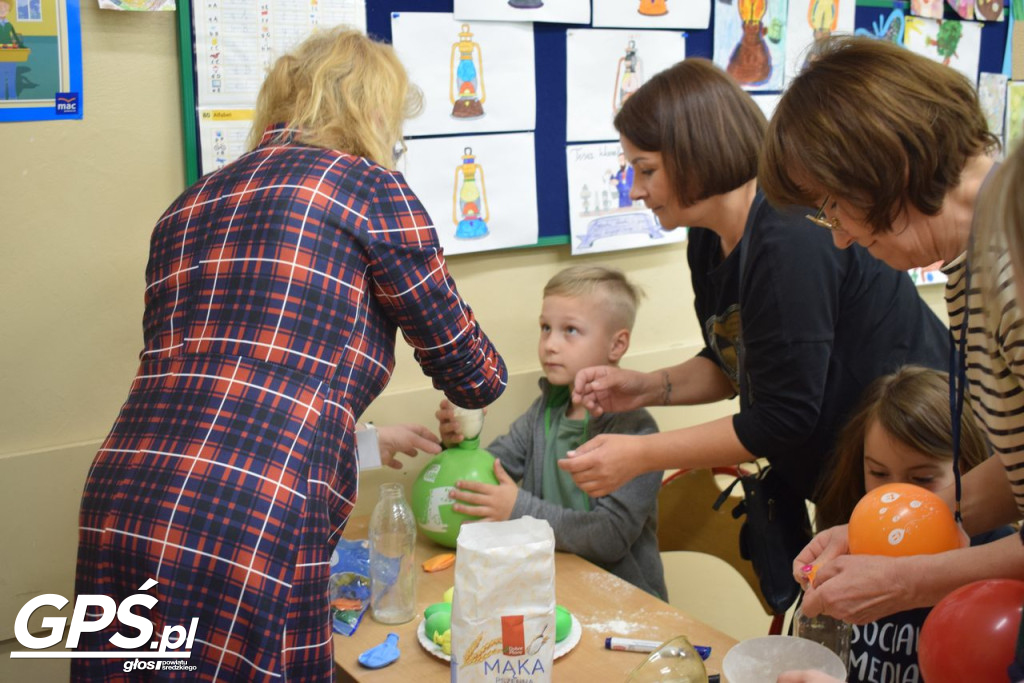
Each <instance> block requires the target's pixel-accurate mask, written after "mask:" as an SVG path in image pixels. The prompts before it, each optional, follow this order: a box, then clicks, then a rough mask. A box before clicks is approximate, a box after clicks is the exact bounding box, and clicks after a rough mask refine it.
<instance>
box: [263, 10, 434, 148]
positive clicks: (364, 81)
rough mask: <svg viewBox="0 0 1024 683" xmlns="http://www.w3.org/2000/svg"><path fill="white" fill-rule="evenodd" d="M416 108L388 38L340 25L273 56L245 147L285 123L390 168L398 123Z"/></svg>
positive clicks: (417, 98)
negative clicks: (381, 39) (376, 38)
mask: <svg viewBox="0 0 1024 683" xmlns="http://www.w3.org/2000/svg"><path fill="white" fill-rule="evenodd" d="M421 107H422V94H421V93H420V91H419V89H418V88H417V87H416V86H414V85H411V84H410V83H409V77H408V76H407V75H406V72H405V68H404V67H403V66H402V63H401V62H400V61H399V60H398V56H397V55H396V54H395V51H394V49H393V48H392V47H391V46H390V45H387V44H385V43H380V42H377V41H374V40H371V39H370V38H368V37H366V36H365V35H363V34H362V33H360V32H359V31H356V30H353V29H349V28H345V27H341V26H339V27H335V28H332V29H327V30H321V31H317V32H315V33H313V34H312V35H311V36H310V37H308V38H307V39H306V40H304V41H303V42H302V43H301V44H299V45H298V46H297V47H296V48H295V49H294V50H292V51H291V52H290V53H288V54H286V55H284V56H282V57H280V58H279V59H278V60H277V61H276V62H274V65H273V66H272V67H271V69H270V72H269V73H268V74H267V77H266V79H265V80H264V81H263V85H262V86H261V87H260V93H259V96H258V97H257V99H256V112H255V115H254V117H253V126H252V131H251V132H250V134H249V147H250V149H255V148H256V147H258V146H259V144H260V141H261V139H262V138H263V134H264V131H265V130H266V128H267V127H268V126H271V125H274V124H284V125H285V126H286V127H287V128H288V129H290V131H292V132H293V134H294V139H295V140H296V141H297V142H300V143H302V144H306V145H312V146H314V147H325V148H328V149H336V150H338V151H341V152H346V153H348V154H354V155H357V156H361V157H365V158H367V159H369V160H370V161H374V162H376V163H378V164H380V165H381V166H385V167H388V168H391V167H393V165H394V147H395V145H396V144H397V143H398V142H399V141H401V139H402V123H403V122H404V121H405V119H406V118H409V117H410V116H414V115H416V114H417V113H419V111H420V109H421Z"/></svg>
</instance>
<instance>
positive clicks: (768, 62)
mask: <svg viewBox="0 0 1024 683" xmlns="http://www.w3.org/2000/svg"><path fill="white" fill-rule="evenodd" d="M786 19H787V16H786V0H715V38H714V41H715V63H716V64H718V65H719V66H720V67H722V68H723V69H725V70H726V71H727V72H728V73H729V74H730V75H731V76H732V77H733V78H735V79H736V81H737V82H738V83H739V84H740V85H742V86H743V87H744V88H745V89H746V90H781V89H782V82H783V75H784V73H785V71H786V69H785V61H784V60H785V55H786V44H785V43H786Z"/></svg>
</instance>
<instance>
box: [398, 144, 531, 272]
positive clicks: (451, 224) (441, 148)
mask: <svg viewBox="0 0 1024 683" xmlns="http://www.w3.org/2000/svg"><path fill="white" fill-rule="evenodd" d="M533 144H534V141H533V133H507V134H500V135H476V136H453V137H441V138H419V139H411V140H406V146H407V147H408V151H407V152H406V153H405V155H404V156H403V157H402V161H401V162H400V163H399V166H400V168H399V170H400V171H402V172H403V173H404V174H405V177H406V180H407V181H408V182H409V187H411V188H412V189H413V190H414V191H415V192H416V195H417V196H418V197H419V198H420V201H422V202H423V205H424V206H425V207H426V209H427V212H428V213H429V214H430V218H431V219H432V220H433V221H434V228H435V229H436V230H437V236H438V239H439V240H440V241H441V246H442V247H444V251H445V253H446V254H448V255H452V254H465V253H470V252H478V251H489V250H493V249H504V248H506V247H520V246H528V245H532V244H536V243H537V236H538V234H539V228H538V220H537V181H536V177H537V176H536V170H535V159H534V148H533Z"/></svg>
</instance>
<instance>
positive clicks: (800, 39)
mask: <svg viewBox="0 0 1024 683" xmlns="http://www.w3.org/2000/svg"><path fill="white" fill-rule="evenodd" d="M856 9H857V8H856V3H855V2H854V0H789V21H788V23H787V24H786V74H785V80H786V83H789V82H790V81H792V80H793V79H794V78H796V76H797V74H799V73H800V71H801V69H803V67H804V63H805V62H806V61H807V52H808V50H810V48H811V47H812V46H813V45H814V42H815V41H817V40H821V39H823V38H827V37H828V36H830V35H832V34H834V33H842V34H850V33H853V30H854V27H853V20H854V10H856Z"/></svg>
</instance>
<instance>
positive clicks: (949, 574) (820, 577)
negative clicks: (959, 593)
mask: <svg viewBox="0 0 1024 683" xmlns="http://www.w3.org/2000/svg"><path fill="white" fill-rule="evenodd" d="M996 147H997V140H996V138H995V137H994V136H993V135H992V133H990V132H989V129H988V125H987V123H986V121H985V116H984V114H983V113H982V110H981V107H980V106H979V103H978V98H977V95H976V93H975V90H974V87H973V84H971V83H970V82H969V81H968V80H967V79H966V78H964V77H963V76H962V75H960V74H959V73H958V72H956V71H954V70H953V69H950V68H948V67H946V66H943V65H940V64H937V63H935V62H932V61H931V60H929V59H927V58H926V57H922V56H919V55H916V54H914V53H912V52H910V51H907V50H904V49H901V48H899V47H897V46H894V45H891V44H889V43H886V42H884V41H874V40H871V39H866V38H850V37H843V38H832V39H830V40H828V41H826V42H824V43H822V44H821V45H820V46H819V48H818V49H817V51H816V52H815V54H814V55H813V57H812V58H811V59H810V60H809V63H808V65H807V67H806V69H805V70H804V72H803V73H801V74H800V75H799V76H798V77H797V78H796V79H795V80H794V81H793V82H792V83H791V84H790V86H789V88H788V89H787V90H786V92H785V93H784V95H783V96H782V99H781V101H780V102H779V105H778V109H777V110H776V113H775V116H774V117H773V119H772V121H771V123H770V124H769V127H768V133H767V138H766V143H765V147H764V153H763V157H762V160H761V166H760V170H761V173H760V180H761V183H762V186H763V187H764V189H765V193H766V195H767V196H768V197H769V198H770V199H771V200H772V201H773V202H774V203H776V204H779V205H789V204H797V205H799V204H808V203H811V202H815V203H818V204H821V205H822V206H823V211H822V212H821V216H820V217H819V218H820V219H821V221H823V222H824V223H825V226H826V227H827V228H828V234H829V235H830V236H831V238H832V239H833V240H834V242H835V245H836V246H837V247H839V248H840V249H847V250H848V249H866V250H867V251H868V252H869V253H871V254H872V255H873V256H874V257H875V258H877V259H880V260H882V261H884V262H885V263H888V264H889V265H891V266H893V267H894V268H910V267H913V266H926V265H930V264H933V263H935V262H937V261H938V262H941V263H942V264H943V265H942V271H943V272H944V273H945V274H946V275H947V276H948V281H947V284H946V303H947V310H948V312H949V323H950V331H951V332H952V335H951V336H952V339H953V342H954V345H955V346H956V347H957V350H958V354H959V358H958V357H956V356H952V355H951V357H950V367H949V372H950V377H951V383H952V384H953V386H952V388H951V402H952V403H953V405H954V406H955V408H956V409H957V410H973V411H974V414H975V416H976V417H977V419H978V422H979V423H980V424H981V425H982V428H983V430H984V431H985V433H986V436H987V438H988V441H989V443H990V446H991V447H992V449H993V451H994V453H995V454H996V455H997V456H998V457H993V458H990V459H989V460H987V461H986V462H984V463H983V464H981V465H979V466H978V467H976V468H975V469H974V470H972V471H971V472H970V473H968V474H967V475H966V476H965V477H964V479H963V487H962V488H963V500H962V502H961V506H962V511H963V521H964V528H965V530H966V531H967V532H968V533H970V534H977V533H981V532H983V531H987V530H990V529H992V528H995V527H996V526H999V525H1001V524H1006V523H1009V522H1013V521H1016V520H1018V519H1020V517H1021V515H1022V513H1024V319H1022V318H1021V314H1020V308H1019V306H1018V298H1017V294H1018V292H1019V288H1018V286H1017V285H1019V284H1020V283H1021V282H1022V280H1020V279H1017V280H1016V282H1017V285H1015V283H1014V280H1015V278H1014V267H1013V266H1012V264H1013V263H1014V262H1017V263H1019V262H1020V259H1021V255H1022V254H1021V252H1020V245H1021V243H1020V240H1019V237H1018V238H1017V240H1016V241H1015V242H1008V241H1007V240H1005V239H1004V240H1003V241H1002V242H996V243H994V244H993V242H992V241H991V240H989V239H983V240H979V239H976V238H972V234H973V233H975V232H977V230H978V229H985V230H987V231H995V232H996V233H997V234H1003V233H1000V232H999V231H1001V230H1007V231H1010V232H1009V234H1014V233H1017V234H1019V232H1020V231H1021V225H1022V223H1021V221H1022V220H1024V209H1022V202H1024V172H1022V170H1021V166H1022V163H1024V161H1022V157H1021V155H1022V154H1024V151H1022V150H1021V149H1018V150H1017V152H1015V153H1014V154H1013V155H1012V156H1011V157H1010V158H1009V159H1008V160H1007V162H1006V164H1005V165H1004V167H1003V168H1002V169H1000V170H999V171H996V168H997V164H996V162H995V161H994V160H993V158H992V157H991V156H990V153H991V152H992V151H993V150H994V149H995V148H996ZM997 206H998V207H999V209H998V210H997V209H996V208H995V207H997ZM986 210H989V211H990V212H991V213H990V215H989V216H988V217H987V218H984V219H982V218H981V216H982V214H984V212H985V211H986ZM993 213H994V214H995V215H991V214H993ZM972 241H973V244H972ZM1007 244H1009V245H1010V246H1016V247H1017V249H1016V251H1012V252H1011V251H1010V250H1009V249H1008V248H1007ZM961 392H962V393H961ZM1007 482H1009V485H1008V483H1007ZM945 495H946V498H947V500H948V502H950V503H951V505H952V504H953V503H954V499H955V491H954V490H948V489H947V490H946V492H945ZM848 552H849V548H848V544H847V534H846V527H836V528H834V529H830V530H827V531H824V532H822V533H821V534H819V536H817V537H816V538H815V539H814V540H813V541H812V542H811V544H809V545H808V547H807V548H806V549H805V550H804V552H803V553H801V554H800V555H799V556H798V558H797V560H796V562H795V563H794V574H795V575H796V576H797V577H798V578H799V577H801V574H802V567H803V566H804V565H806V564H817V565H819V566H820V568H819V569H818V571H817V575H816V578H815V583H814V586H809V587H808V589H807V593H806V596H805V600H804V610H805V612H806V613H808V614H810V615H814V614H817V613H818V612H821V611H827V612H828V613H829V614H831V615H832V616H835V617H839V618H841V619H845V620H847V621H851V622H855V623H865V622H868V621H873V620H875V619H877V618H879V617H881V616H884V615H887V614H891V613H893V612H896V611H901V610H905V609H909V608H913V607H921V606H929V605H934V604H935V603H936V602H937V601H938V600H940V599H941V598H942V597H943V596H945V595H946V594H947V593H949V592H950V591H951V590H953V589H954V588H957V587H958V586H961V585H964V584H966V583H969V582H971V581H975V580H982V579H987V578H996V577H1016V578H1020V577H1022V576H1024V549H1022V547H1021V543H1020V541H1019V540H1018V539H1015V538H1009V539H1004V540H1002V541H997V542H995V543H991V544H988V545H985V546H981V547H977V548H965V549H961V550H956V551H952V552H949V553H942V554H939V555H928V556H919V557H901V558H879V557H869V556H851V555H848V554H847V553H848Z"/></svg>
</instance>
